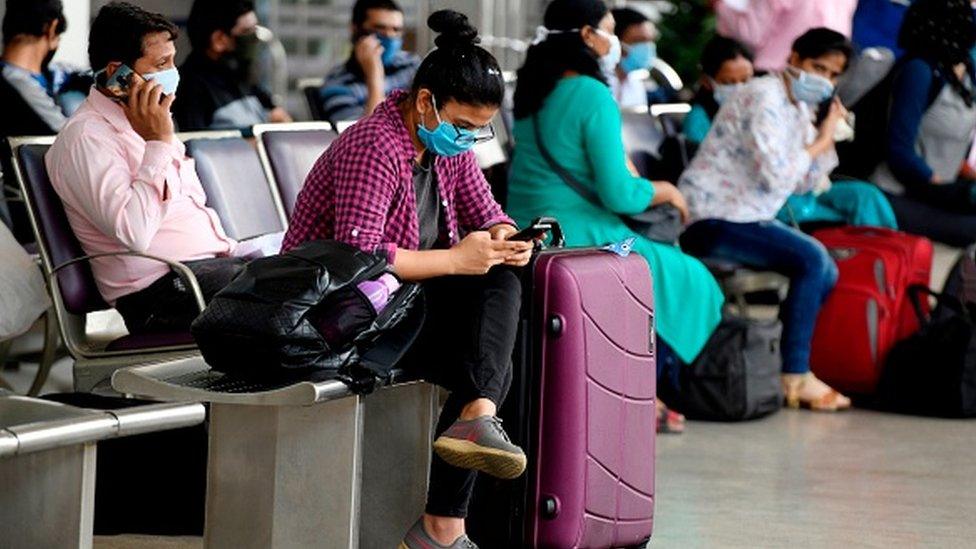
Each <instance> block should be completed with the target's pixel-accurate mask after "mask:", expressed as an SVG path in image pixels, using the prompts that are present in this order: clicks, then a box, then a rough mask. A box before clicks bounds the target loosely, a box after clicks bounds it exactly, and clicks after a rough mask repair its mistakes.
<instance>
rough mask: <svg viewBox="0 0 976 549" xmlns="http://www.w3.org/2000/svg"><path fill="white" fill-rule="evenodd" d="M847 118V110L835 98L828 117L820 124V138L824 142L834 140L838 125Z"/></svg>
mask: <svg viewBox="0 0 976 549" xmlns="http://www.w3.org/2000/svg"><path fill="white" fill-rule="evenodd" d="M846 118H847V108H845V107H844V105H843V104H842V103H841V102H840V99H838V98H836V97H835V98H834V100H833V101H831V103H830V110H828V111H827V117H826V118H824V119H823V122H821V123H820V135H819V137H820V138H821V139H824V140H828V139H829V140H830V141H831V142H833V140H834V132H835V131H836V130H837V124H839V123H840V121H841V120H844V119H846Z"/></svg>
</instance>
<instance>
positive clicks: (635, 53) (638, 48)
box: [620, 42, 657, 72]
mask: <svg viewBox="0 0 976 549" xmlns="http://www.w3.org/2000/svg"><path fill="white" fill-rule="evenodd" d="M656 58H657V44H655V43H654V42H639V43H637V44H631V45H630V46H629V49H628V50H627V57H624V58H623V61H621V62H620V68H622V69H623V70H624V72H634V71H639V70H641V69H646V68H647V67H650V66H651V63H653V62H654V59H656Z"/></svg>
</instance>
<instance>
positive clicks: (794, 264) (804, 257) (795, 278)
mask: <svg viewBox="0 0 976 549" xmlns="http://www.w3.org/2000/svg"><path fill="white" fill-rule="evenodd" d="M681 245H682V247H683V248H684V249H685V251H686V252H688V253H690V254H691V255H694V256H697V257H707V258H714V259H723V260H726V261H734V262H736V263H739V264H741V265H743V266H745V267H749V268H751V269H757V270H765V271H773V272H777V273H780V274H782V275H784V276H786V277H788V278H789V279H790V291H789V294H788V295H787V296H786V301H784V302H783V304H782V305H781V306H780V312H779V314H780V319H781V320H782V321H783V341H782V345H781V346H782V353H783V372H784V373H788V374H802V373H805V372H808V371H809V370H810V341H811V340H812V339H813V330H814V327H815V326H816V322H817V314H818V313H819V312H820V306H821V305H823V302H824V300H825V299H826V298H827V296H828V295H829V294H830V291H831V290H832V289H833V288H834V284H835V283H836V282H837V265H836V264H834V260H833V259H831V257H830V255H829V254H828V253H827V249H826V248H825V247H824V246H823V244H821V243H820V242H818V241H817V240H815V239H814V238H812V237H810V236H807V235H805V234H803V233H801V232H800V231H797V230H795V229H791V228H789V227H787V226H786V225H784V224H782V223H780V222H779V221H762V222H758V223H732V222H729V221H722V220H719V219H706V220H703V221H699V222H697V223H694V224H693V225H691V226H690V227H688V230H686V231H685V233H684V235H682V237H681Z"/></svg>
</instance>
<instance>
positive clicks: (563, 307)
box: [468, 249, 656, 549]
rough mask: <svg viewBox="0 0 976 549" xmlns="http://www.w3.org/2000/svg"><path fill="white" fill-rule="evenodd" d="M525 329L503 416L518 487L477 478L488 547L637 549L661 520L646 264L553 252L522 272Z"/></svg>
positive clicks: (478, 521)
mask: <svg viewBox="0 0 976 549" xmlns="http://www.w3.org/2000/svg"><path fill="white" fill-rule="evenodd" d="M527 271H528V272H527V273H526V281H525V285H524V292H525V294H526V301H525V305H524V306H523V316H524V328H523V330H522V337H521V345H520V351H519V352H517V353H516V354H517V357H516V361H515V370H514V376H513V384H512V389H511V391H510V392H509V395H508V399H507V400H506V402H505V405H504V406H503V408H502V411H501V416H502V417H503V419H504V420H505V427H506V429H508V430H509V434H510V435H512V438H513V439H514V440H516V441H517V442H518V443H520V444H522V445H523V447H524V448H525V449H526V452H527V454H528V458H529V460H528V461H529V464H528V470H527V471H526V475H525V476H524V477H523V478H522V479H520V480H519V481H517V482H507V483H506V482H497V481H493V480H491V479H485V478H482V479H481V480H480V481H479V482H480V483H481V485H480V486H479V489H478V490H477V491H476V494H475V502H474V508H473V509H472V511H471V515H470V518H469V519H468V524H469V528H470V530H471V533H472V538H473V539H474V541H475V542H477V543H479V544H480V545H481V546H482V547H541V548H558V549H569V548H605V547H638V546H642V545H643V544H644V543H645V542H646V541H647V540H648V539H649V538H650V536H651V530H652V527H653V516H654V442H655V436H656V435H655V426H656V425H655V417H656V412H655V391H656V366H655V360H654V356H653V333H654V331H653V325H654V320H653V311H654V306H653V287H652V283H651V273H650V269H649V268H648V265H647V262H646V261H644V259H643V258H642V257H641V256H639V255H638V254H631V255H629V256H627V257H621V256H619V255H616V254H614V253H610V252H607V251H598V250H593V249H590V250H566V251H562V250H553V251H545V252H542V253H541V254H539V255H538V256H537V257H536V258H535V260H534V263H533V265H532V266H531V267H530V268H529V269H527Z"/></svg>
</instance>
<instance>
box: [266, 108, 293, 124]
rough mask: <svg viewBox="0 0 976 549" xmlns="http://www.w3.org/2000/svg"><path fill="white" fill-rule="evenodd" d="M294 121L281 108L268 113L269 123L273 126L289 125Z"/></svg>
mask: <svg viewBox="0 0 976 549" xmlns="http://www.w3.org/2000/svg"><path fill="white" fill-rule="evenodd" d="M294 121H295V120H294V119H293V118H292V117H291V115H290V114H288V111H286V110H285V109H283V108H281V107H275V108H273V109H271V112H269V113H268V122H271V123H272V124H287V123H289V122H294Z"/></svg>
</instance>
